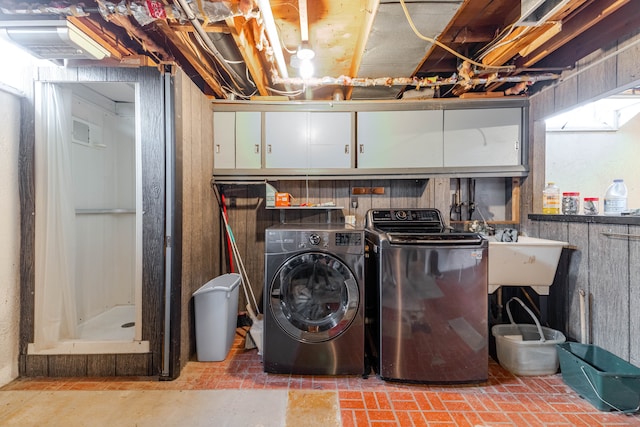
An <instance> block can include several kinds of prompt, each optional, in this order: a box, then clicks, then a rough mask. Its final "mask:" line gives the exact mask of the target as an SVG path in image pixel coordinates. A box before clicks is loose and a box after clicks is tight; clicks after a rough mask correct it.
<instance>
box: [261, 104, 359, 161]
mask: <svg viewBox="0 0 640 427" xmlns="http://www.w3.org/2000/svg"><path fill="white" fill-rule="evenodd" d="M352 117H353V113H350V112H335V113H334V112H289V111H284V112H282V111H279V112H267V113H265V145H266V151H265V164H266V167H267V168H285V169H287V168H294V169H335V168H341V169H345V168H350V167H351V156H352V148H351V147H352V135H353V132H352V128H353V125H352Z"/></svg>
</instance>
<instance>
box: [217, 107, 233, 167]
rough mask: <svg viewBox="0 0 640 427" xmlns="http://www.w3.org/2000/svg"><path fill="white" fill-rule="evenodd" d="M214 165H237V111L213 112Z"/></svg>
mask: <svg viewBox="0 0 640 427" xmlns="http://www.w3.org/2000/svg"><path fill="white" fill-rule="evenodd" d="M213 167H214V168H216V169H234V168H235V167H236V113H234V112H226V111H220V112H214V113H213Z"/></svg>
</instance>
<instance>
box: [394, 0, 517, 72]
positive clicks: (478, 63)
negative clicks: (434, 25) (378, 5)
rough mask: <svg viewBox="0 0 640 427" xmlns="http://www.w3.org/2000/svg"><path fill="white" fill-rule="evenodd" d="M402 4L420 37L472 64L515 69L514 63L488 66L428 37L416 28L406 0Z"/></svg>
mask: <svg viewBox="0 0 640 427" xmlns="http://www.w3.org/2000/svg"><path fill="white" fill-rule="evenodd" d="M400 5H401V6H402V10H403V11H404V16H406V18H407V22H409V26H410V27H411V29H412V30H413V32H414V33H415V35H416V36H418V38H420V39H422V40H424V41H426V42H429V43H432V44H435V45H436V46H439V47H441V48H442V49H444V50H446V51H447V52H449V53H450V54H452V55H455V56H456V57H458V58H460V59H462V60H464V61H467V62H469V63H470V64H472V65H475V66H476V67H481V68H485V69H491V70H513V69H515V66H514V65H501V66H487V65H485V64H482V63H480V62H476V61H474V60H473V59H471V58H467V57H466V56H464V55H462V54H461V53H458V52H456V51H455V50H453V49H451V48H450V47H449V46H447V45H445V44H444V43H441V42H439V41H438V40H435V39H432V38H431V37H427V36H424V35H422V34H421V33H420V31H418V29H417V28H416V26H415V24H414V23H413V20H412V19H411V15H410V14H409V10H408V9H407V5H406V4H405V2H404V0H400Z"/></svg>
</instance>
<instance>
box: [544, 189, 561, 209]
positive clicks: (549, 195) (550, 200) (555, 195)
mask: <svg viewBox="0 0 640 427" xmlns="http://www.w3.org/2000/svg"><path fill="white" fill-rule="evenodd" d="M542 213H543V214H551V215H559V214H560V188H558V187H557V186H556V184H555V183H554V182H551V181H549V182H548V183H547V186H546V187H545V188H544V191H543V192H542Z"/></svg>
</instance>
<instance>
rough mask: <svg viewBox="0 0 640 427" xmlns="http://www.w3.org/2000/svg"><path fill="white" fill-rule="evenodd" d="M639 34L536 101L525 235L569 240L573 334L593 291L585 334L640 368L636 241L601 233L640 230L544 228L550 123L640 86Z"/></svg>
mask: <svg viewBox="0 0 640 427" xmlns="http://www.w3.org/2000/svg"><path fill="white" fill-rule="evenodd" d="M638 69H640V30H637V31H636V33H635V34H633V35H631V36H630V37H629V38H626V39H624V40H619V41H618V42H617V43H616V44H614V45H612V46H608V47H603V48H602V49H600V50H598V51H597V52H595V53H593V54H592V55H590V56H588V57H586V58H583V59H582V60H581V61H580V62H579V63H578V64H577V66H576V68H575V69H574V70H571V71H567V72H565V73H564V74H563V76H562V79H560V80H559V81H558V82H557V83H555V84H554V85H552V86H549V87H548V88H545V89H544V90H542V91H540V92H539V93H537V94H535V95H534V96H532V97H531V100H530V126H529V129H530V137H529V141H530V144H529V159H530V162H531V163H530V170H531V173H530V174H529V176H528V177H527V178H526V180H525V182H524V185H523V187H522V199H521V212H522V213H523V215H522V216H521V230H523V231H526V232H528V233H529V234H530V235H532V236H539V237H546V238H550V239H556V240H565V241H568V242H569V243H570V244H571V245H575V246H576V248H577V249H576V250H575V251H574V253H573V254H572V256H571V262H570V266H569V280H568V289H567V290H566V292H567V294H566V295H565V297H566V301H567V304H566V306H565V307H564V310H565V313H564V314H565V316H566V318H567V321H568V331H567V332H568V335H569V336H570V337H571V338H574V339H580V329H579V327H580V326H579V325H580V313H579V290H580V289H583V290H584V291H585V292H586V293H587V301H588V304H587V316H588V319H589V323H588V325H587V334H588V336H589V338H590V340H591V342H592V343H594V344H596V345H599V346H601V347H603V348H605V349H607V350H609V351H612V352H613V353H615V354H617V355H618V356H620V357H622V358H624V359H626V360H629V361H631V363H634V364H635V365H639V364H640V349H639V347H640V344H639V343H638V339H637V337H638V336H639V335H640V321H639V320H638V315H637V313H638V311H639V310H640V295H639V294H640V291H638V289H639V283H638V282H639V281H640V278H639V277H640V276H639V273H640V271H639V269H638V265H640V264H639V263H638V261H640V258H639V256H640V255H639V254H640V243H639V242H638V240H637V239H633V238H629V239H628V238H622V239H612V238H610V237H607V236H605V235H603V234H602V233H603V232H608V231H611V232H615V233H623V234H626V233H628V234H632V235H638V234H639V232H640V227H636V226H626V225H614V224H612V225H608V224H577V223H565V222H560V223H558V222H556V223H551V222H538V221H532V220H529V219H528V218H527V214H528V213H534V212H535V213H540V212H542V197H541V194H542V190H543V188H544V183H545V167H544V165H545V157H544V156H545V131H546V129H545V125H544V119H545V118H547V117H550V116H552V115H554V114H557V113H560V112H563V111H566V110H569V109H571V108H573V107H576V106H578V105H581V104H584V103H587V102H589V101H593V100H595V99H599V98H602V97H605V96H609V95H612V94H615V93H617V92H619V91H621V90H622V89H625V88H628V87H630V86H632V85H637V84H638V83H639V82H640V75H639V74H638Z"/></svg>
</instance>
